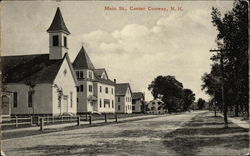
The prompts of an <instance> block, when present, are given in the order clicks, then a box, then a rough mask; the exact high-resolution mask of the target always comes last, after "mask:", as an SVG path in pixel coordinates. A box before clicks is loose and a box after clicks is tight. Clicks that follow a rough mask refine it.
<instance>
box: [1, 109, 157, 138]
mask: <svg viewBox="0 0 250 156" xmlns="http://www.w3.org/2000/svg"><path fill="white" fill-rule="evenodd" d="M136 116H142V115H140V114H137V115H134V116H133V115H128V114H125V115H123V116H119V118H118V122H117V123H116V122H110V121H109V122H107V123H105V122H104V121H103V122H102V123H95V122H93V123H92V125H89V124H87V125H86V124H85V125H80V126H68V127H60V128H48V127H47V128H46V126H45V130H44V131H43V132H41V131H39V130H38V127H37V129H35V130H29V131H15V132H2V140H6V139H12V138H20V137H26V136H32V135H39V134H46V133H52V132H59V131H65V130H74V129H81V128H88V127H98V126H104V125H110V124H118V123H124V122H132V121H138V120H144V119H152V118H156V117H157V116H152V117H148V116H147V117H144V118H135V119H130V120H125V121H119V119H121V118H129V117H136ZM108 119H109V120H110V118H108ZM96 120H98V119H96ZM96 120H93V121H96ZM99 120H101V119H99ZM103 120H104V119H103Z"/></svg>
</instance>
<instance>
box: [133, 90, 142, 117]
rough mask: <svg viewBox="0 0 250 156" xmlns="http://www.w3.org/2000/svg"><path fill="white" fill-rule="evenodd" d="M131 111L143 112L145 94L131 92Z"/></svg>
mask: <svg viewBox="0 0 250 156" xmlns="http://www.w3.org/2000/svg"><path fill="white" fill-rule="evenodd" d="M132 112H133V113H143V112H145V95H144V93H142V92H133V93H132Z"/></svg>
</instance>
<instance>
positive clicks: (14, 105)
mask: <svg viewBox="0 0 250 156" xmlns="http://www.w3.org/2000/svg"><path fill="white" fill-rule="evenodd" d="M13 107H17V92H14V103H13Z"/></svg>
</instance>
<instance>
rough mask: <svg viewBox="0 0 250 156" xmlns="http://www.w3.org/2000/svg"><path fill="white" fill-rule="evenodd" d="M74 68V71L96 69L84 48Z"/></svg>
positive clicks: (76, 59) (75, 61) (78, 55)
mask: <svg viewBox="0 0 250 156" xmlns="http://www.w3.org/2000/svg"><path fill="white" fill-rule="evenodd" d="M73 67H74V69H91V70H94V69H95V67H94V65H93V63H92V62H91V60H90V58H89V56H88V54H87V53H86V51H85V49H84V47H83V46H82V48H81V50H80V51H79V53H78V54H77V56H76V58H75V60H74V62H73Z"/></svg>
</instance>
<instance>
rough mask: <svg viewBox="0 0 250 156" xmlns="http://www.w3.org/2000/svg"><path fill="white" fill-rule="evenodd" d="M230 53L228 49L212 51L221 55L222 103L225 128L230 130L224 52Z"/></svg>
mask: <svg viewBox="0 0 250 156" xmlns="http://www.w3.org/2000/svg"><path fill="white" fill-rule="evenodd" d="M225 51H228V49H218V50H210V52H217V53H220V70H221V101H222V106H223V116H224V127H225V128H228V120H227V103H226V102H225V92H224V65H223V63H224V62H223V60H224V54H223V52H225Z"/></svg>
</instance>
